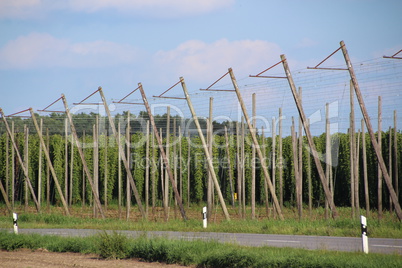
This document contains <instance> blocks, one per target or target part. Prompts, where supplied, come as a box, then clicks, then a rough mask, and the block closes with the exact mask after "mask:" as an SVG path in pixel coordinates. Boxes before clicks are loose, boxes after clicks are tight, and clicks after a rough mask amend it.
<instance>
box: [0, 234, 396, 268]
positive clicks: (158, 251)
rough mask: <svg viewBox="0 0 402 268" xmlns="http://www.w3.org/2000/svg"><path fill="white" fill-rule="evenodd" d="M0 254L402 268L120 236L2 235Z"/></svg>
mask: <svg viewBox="0 0 402 268" xmlns="http://www.w3.org/2000/svg"><path fill="white" fill-rule="evenodd" d="M0 248H1V249H4V250H16V249H18V248H28V249H32V250H35V249H38V248H44V249H47V250H48V251H52V252H80V253H95V254H99V256H100V257H103V258H109V259H125V258H140V259H142V260H144V261H148V262H155V261H158V262H165V263H177V264H182V265H196V266H197V267H401V265H402V257H401V256H397V255H381V254H368V255H366V254H363V253H349V252H333V251H331V252H329V251H322V250H320V251H309V250H303V249H290V248H271V247H261V248H250V247H242V246H238V245H233V244H221V243H217V242H212V241H211V242H205V241H180V240H167V239H164V238H152V239H149V238H146V237H145V236H144V237H140V238H136V239H129V238H127V237H125V236H123V235H121V234H119V233H117V232H115V233H111V234H108V233H106V232H104V233H100V234H99V235H96V236H92V237H87V238H81V237H79V238H77V237H76V238H71V237H58V236H41V235H35V234H29V235H24V234H20V235H15V234H12V233H7V232H0Z"/></svg>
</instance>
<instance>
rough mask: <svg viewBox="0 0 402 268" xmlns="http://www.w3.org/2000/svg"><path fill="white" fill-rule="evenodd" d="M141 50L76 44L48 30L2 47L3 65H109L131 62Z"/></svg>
mask: <svg viewBox="0 0 402 268" xmlns="http://www.w3.org/2000/svg"><path fill="white" fill-rule="evenodd" d="M138 55H139V52H138V50H137V49H136V48H134V47H132V46H129V45H122V44H117V43H113V42H109V41H102V40H98V41H93V42H84V43H72V42H70V41H69V40H67V39H58V38H55V37H53V36H51V35H49V34H46V33H31V34H29V35H26V36H20V37H18V38H17V39H15V40H12V41H9V42H8V43H7V44H6V45H5V46H4V47H2V48H0V68H2V69H30V68H43V67H45V68H46V67H73V68H76V67H78V68H79V67H105V66H115V65H119V64H130V63H133V62H134V61H135V60H136V59H137V58H138Z"/></svg>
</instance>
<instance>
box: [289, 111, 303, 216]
mask: <svg viewBox="0 0 402 268" xmlns="http://www.w3.org/2000/svg"><path fill="white" fill-rule="evenodd" d="M295 128H296V127H295V120H294V117H293V116H292V126H291V134H292V153H293V169H294V174H295V189H296V207H297V212H298V213H297V214H298V217H299V220H300V219H301V214H300V189H299V179H300V177H299V161H298V159H297V158H298V153H297V133H296V131H295Z"/></svg>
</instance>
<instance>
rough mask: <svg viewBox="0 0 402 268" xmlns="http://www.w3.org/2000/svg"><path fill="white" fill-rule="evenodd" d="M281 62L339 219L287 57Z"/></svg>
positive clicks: (324, 185)
mask: <svg viewBox="0 0 402 268" xmlns="http://www.w3.org/2000/svg"><path fill="white" fill-rule="evenodd" d="M281 60H282V64H283V68H284V70H285V73H286V77H287V80H288V82H289V86H290V89H291V91H292V94H293V98H294V100H295V103H296V106H297V109H298V111H299V115H300V118H301V120H302V123H303V127H304V132H305V133H306V136H307V140H308V143H309V146H310V149H311V153H312V154H313V157H314V161H315V164H316V166H317V170H318V174H319V176H320V180H321V184H322V186H323V189H324V192H325V196H326V198H327V200H328V201H329V207H330V208H331V211H332V217H333V218H338V212H337V210H336V207H335V204H334V202H333V198H332V193H331V191H330V190H329V188H328V186H327V184H326V179H325V174H324V170H323V168H322V165H321V162H320V159H319V157H318V153H317V150H316V147H315V144H314V141H313V136H312V135H311V133H310V129H309V128H308V122H307V117H306V115H305V113H304V110H303V106H302V104H301V102H300V98H299V96H298V94H297V91H296V86H295V84H294V81H293V78H292V75H291V73H290V69H289V66H288V63H287V60H286V57H285V55H281Z"/></svg>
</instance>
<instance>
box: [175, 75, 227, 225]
mask: <svg viewBox="0 0 402 268" xmlns="http://www.w3.org/2000/svg"><path fill="white" fill-rule="evenodd" d="M180 82H181V85H182V88H183V92H184V95H185V97H186V100H187V104H188V107H189V109H190V111H191V114H192V116H193V120H194V123H195V125H196V127H197V131H198V135H199V137H200V139H201V142H202V147H203V149H204V154H205V157H206V158H207V163H208V170H209V172H210V173H211V175H212V180H213V182H214V184H215V188H216V192H217V194H218V197H219V201H220V203H221V206H222V210H223V213H224V214H225V218H226V220H228V221H229V220H230V216H229V212H228V210H227V208H226V203H225V199H223V195H222V191H221V188H220V186H219V182H218V179H217V178H216V174H215V170H214V166H213V163H212V158H211V155H210V154H209V151H208V147H207V144H206V142H205V138H204V134H203V133H202V130H201V126H200V123H199V122H198V118H197V115H196V113H195V110H194V107H193V104H192V102H191V99H190V96H189V95H188V91H187V86H186V83H185V82H184V78H183V77H180Z"/></svg>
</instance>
